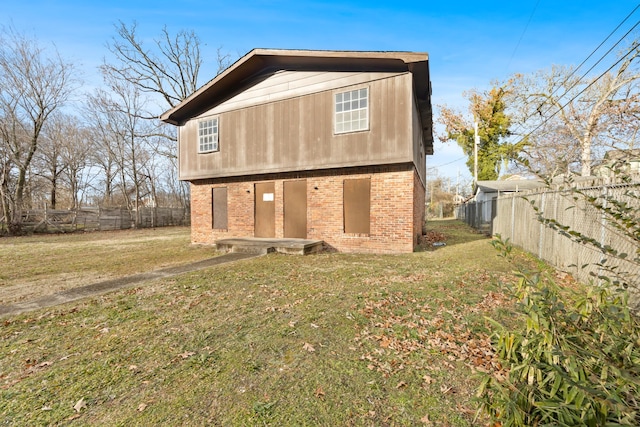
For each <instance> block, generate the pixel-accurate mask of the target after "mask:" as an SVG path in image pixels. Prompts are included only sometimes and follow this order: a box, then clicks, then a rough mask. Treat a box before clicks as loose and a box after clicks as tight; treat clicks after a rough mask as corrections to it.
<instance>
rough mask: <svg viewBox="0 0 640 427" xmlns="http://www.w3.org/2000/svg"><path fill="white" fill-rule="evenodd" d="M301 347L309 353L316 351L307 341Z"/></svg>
mask: <svg viewBox="0 0 640 427" xmlns="http://www.w3.org/2000/svg"><path fill="white" fill-rule="evenodd" d="M302 348H303V349H304V350H307V351H308V352H309V353H313V352H314V351H316V349H315V348H313V346H312V345H311V344H309V343H308V342H306V343H304V345H303V346H302Z"/></svg>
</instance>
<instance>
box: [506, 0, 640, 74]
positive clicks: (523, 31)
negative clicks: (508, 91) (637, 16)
mask: <svg viewBox="0 0 640 427" xmlns="http://www.w3.org/2000/svg"><path fill="white" fill-rule="evenodd" d="M539 4H540V0H537V1H536V5H535V6H533V10H532V11H531V15H529V20H528V21H527V24H526V25H525V26H524V30H522V34H520V39H519V40H518V43H516V47H515V49H513V53H512V54H511V58H509V62H508V63H507V71H509V67H510V66H511V61H513V58H514V57H515V56H516V52H517V51H518V48H519V47H520V43H522V39H523V38H524V35H525V33H526V32H527V29H528V28H529V24H531V20H532V19H533V15H535V13H536V9H538V5H539ZM639 6H640V5H639Z"/></svg>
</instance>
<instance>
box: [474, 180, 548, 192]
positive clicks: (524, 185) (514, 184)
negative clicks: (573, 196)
mask: <svg viewBox="0 0 640 427" xmlns="http://www.w3.org/2000/svg"><path fill="white" fill-rule="evenodd" d="M544 186H545V183H544V182H543V181H539V180H534V179H514V180H510V181H509V180H504V181H478V182H477V183H476V190H475V192H476V193H477V192H478V191H480V190H481V191H482V192H483V193H502V192H514V191H525V190H535V189H536V188H541V187H544Z"/></svg>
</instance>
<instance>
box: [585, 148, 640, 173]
mask: <svg viewBox="0 0 640 427" xmlns="http://www.w3.org/2000/svg"><path fill="white" fill-rule="evenodd" d="M593 172H594V173H593V174H594V175H595V176H597V177H600V178H615V177H618V176H620V175H628V176H633V177H638V176H639V175H640V149H637V148H634V149H627V150H609V151H607V152H606V153H605V155H604V159H603V160H602V164H600V165H598V166H596V167H595V168H594V171H593Z"/></svg>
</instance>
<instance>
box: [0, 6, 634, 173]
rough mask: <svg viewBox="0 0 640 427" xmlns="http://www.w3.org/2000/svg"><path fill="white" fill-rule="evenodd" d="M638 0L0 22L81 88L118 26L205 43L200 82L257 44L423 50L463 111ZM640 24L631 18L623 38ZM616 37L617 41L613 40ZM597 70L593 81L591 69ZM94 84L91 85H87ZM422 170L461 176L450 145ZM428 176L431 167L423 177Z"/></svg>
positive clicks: (566, 50)
mask: <svg viewBox="0 0 640 427" xmlns="http://www.w3.org/2000/svg"><path fill="white" fill-rule="evenodd" d="M637 4H638V2H637V1H635V0H633V1H632V0H610V1H602V0H599V1H592V0H583V1H578V0H507V1H466V0H444V1H429V0H422V1H395V2H393V1H384V2H382V1H377V0H368V1H352V2H349V1H312V2H305V1H229V0H226V1H200V0H186V1H165V0H156V1H147V0H143V1H140V0H128V1H125V0H110V1H101V0H96V1H87V0H82V1H69V0H67V1H65V0H23V1H6V2H5V4H3V5H2V13H1V15H0V25H5V26H6V25H12V26H14V27H15V28H16V29H17V30H19V31H21V32H24V33H26V34H27V35H29V36H31V37H34V38H36V39H37V40H39V41H40V42H41V44H43V45H45V46H46V45H47V44H48V43H53V44H55V46H56V47H57V49H58V51H59V52H60V53H61V55H62V56H63V57H64V58H67V59H69V60H71V61H73V62H74V63H76V64H77V65H78V67H79V68H80V69H81V70H82V73H83V75H84V78H85V79H86V80H87V82H89V84H94V85H95V84H99V81H100V78H99V75H98V71H97V69H96V68H97V66H98V65H99V64H100V63H101V61H102V60H103V58H104V57H108V55H109V52H108V51H107V49H106V47H105V45H106V43H107V42H108V41H109V40H110V39H111V38H112V37H113V36H114V35H115V29H114V24H116V23H117V22H118V21H119V20H121V21H123V22H125V23H127V24H129V23H132V22H133V21H136V22H137V23H138V33H139V34H140V36H142V37H144V38H148V39H149V40H150V39H151V38H153V37H156V36H157V35H159V33H160V30H161V29H162V27H163V26H164V25H167V27H168V29H169V30H170V31H171V32H172V33H174V32H176V31H177V30H180V29H189V30H190V29H193V30H194V31H195V32H196V33H197V34H198V36H199V37H200V39H201V41H202V42H203V43H204V44H206V46H205V49H204V54H205V55H206V57H205V60H206V61H208V62H207V64H205V67H204V68H203V72H202V78H203V82H204V81H206V80H208V79H209V78H211V77H213V73H214V72H215V70H216V64H215V60H216V49H217V48H218V47H220V46H222V48H223V50H224V51H227V52H229V53H231V54H232V55H233V56H234V58H236V57H239V56H242V55H244V54H245V53H246V52H248V51H249V50H251V49H253V48H256V47H263V48H291V49H336V50H406V51H419V52H428V53H429V57H430V68H431V81H432V85H433V103H434V105H438V104H443V103H446V104H449V105H454V106H463V105H464V100H463V98H462V92H463V91H465V90H468V89H471V88H478V89H485V88H488V87H489V86H490V83H491V81H493V80H495V79H498V80H500V79H505V78H507V77H508V76H509V75H511V74H513V73H515V72H521V73H529V72H533V71H536V70H539V69H546V68H549V67H551V65H553V64H563V65H572V64H573V65H578V64H579V63H580V62H582V60H583V59H585V58H586V57H587V56H588V55H589V54H590V53H591V51H592V50H593V49H594V48H595V47H596V46H597V45H598V44H599V43H600V42H601V41H602V40H604V39H605V37H607V35H609V33H610V32H611V31H612V30H613V29H614V28H615V27H616V26H617V25H618V24H619V23H620V22H621V21H622V20H623V19H624V18H625V17H626V16H627V15H628V14H629V13H630V12H631V11H632V10H633V9H634V8H635V7H636V6H637ZM638 20H640V11H638V12H636V13H635V14H634V15H633V16H632V17H631V18H630V19H629V20H628V21H627V24H626V25H625V26H624V27H623V28H622V29H621V30H620V32H622V31H626V30H628V29H629V28H631V26H633V25H634V24H635V23H636V22H638ZM620 35H621V34H620ZM594 72H596V71H595V70H594ZM92 82H93V83H92ZM435 151H436V154H435V155H434V156H431V157H429V158H428V159H427V162H428V167H429V168H436V169H437V170H438V172H439V174H440V175H442V176H445V177H452V178H453V179H454V180H455V178H456V176H457V173H458V171H460V173H461V174H462V176H463V178H465V177H469V176H470V175H469V172H468V170H467V168H466V166H465V164H464V162H465V159H464V158H463V157H464V156H463V154H462V151H461V150H460V149H459V148H458V147H457V146H456V145H455V143H448V144H440V143H436V146H435ZM430 170H432V169H430Z"/></svg>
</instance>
